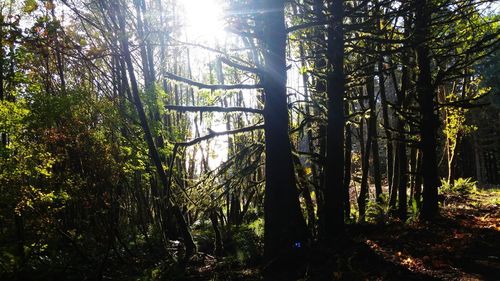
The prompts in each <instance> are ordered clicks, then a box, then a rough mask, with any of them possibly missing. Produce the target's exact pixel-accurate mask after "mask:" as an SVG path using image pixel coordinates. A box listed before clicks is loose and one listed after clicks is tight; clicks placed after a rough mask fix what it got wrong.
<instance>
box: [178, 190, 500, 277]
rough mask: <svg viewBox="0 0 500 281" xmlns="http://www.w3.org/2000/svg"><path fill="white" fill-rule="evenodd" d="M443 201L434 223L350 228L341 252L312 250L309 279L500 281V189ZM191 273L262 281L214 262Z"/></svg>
mask: <svg viewBox="0 0 500 281" xmlns="http://www.w3.org/2000/svg"><path fill="white" fill-rule="evenodd" d="M443 199H444V200H443V202H442V205H443V206H442V207H443V208H442V210H441V215H440V217H439V218H437V219H436V220H434V221H433V222H428V223H420V222H415V223H406V224H403V223H401V222H397V221H390V220H389V219H388V220H387V221H384V223H381V224H355V225H350V226H349V227H348V229H347V231H346V236H345V237H346V238H344V242H342V243H339V244H340V246H339V248H337V249H334V250H331V251H325V250H323V249H321V250H317V249H316V250H314V249H313V250H312V252H311V253H310V258H309V263H308V264H309V265H308V266H307V268H306V270H307V275H308V277H307V278H305V279H304V280H500V189H484V190H479V191H477V192H475V193H474V194H472V195H471V196H469V197H464V196H458V195H446V196H443ZM347 237H348V238H347ZM339 241H340V240H339ZM188 269H189V271H190V273H191V274H189V275H190V277H189V278H187V279H186V280H249V281H250V280H261V277H260V273H259V272H260V271H259V269H258V268H241V267H228V266H227V263H226V262H224V260H222V261H216V260H215V259H213V258H211V257H207V258H203V259H202V261H201V262H200V261H198V263H197V264H196V265H191V266H189V267H188Z"/></svg>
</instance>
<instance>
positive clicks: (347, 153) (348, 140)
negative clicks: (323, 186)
mask: <svg viewBox="0 0 500 281" xmlns="http://www.w3.org/2000/svg"><path fill="white" fill-rule="evenodd" d="M345 115H346V116H347V115H349V103H346V104H345ZM344 149H345V150H344V216H345V218H346V219H349V218H350V217H351V198H350V197H351V193H350V186H351V166H352V165H351V164H352V132H351V125H350V124H346V126H345V148H344Z"/></svg>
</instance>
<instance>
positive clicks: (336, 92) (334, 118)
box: [322, 0, 345, 241]
mask: <svg viewBox="0 0 500 281" xmlns="http://www.w3.org/2000/svg"><path fill="white" fill-rule="evenodd" d="M343 5H344V2H343V1H342V0H332V1H328V9H329V13H330V15H331V16H332V19H331V21H330V25H329V27H328V41H327V57H328V68H327V69H328V73H327V79H328V80H327V96H328V113H327V114H328V115H327V118H328V125H327V128H326V139H327V144H326V166H325V182H324V184H325V189H324V190H325V210H324V212H325V213H324V221H323V224H324V233H323V235H322V238H323V239H325V240H326V241H331V239H333V238H334V236H335V234H338V233H339V231H341V230H342V229H343V228H344V212H343V201H344V200H343V196H344V192H343V190H342V189H343V187H344V182H343V180H344V179H343V177H344V124H345V119H344V118H345V117H344V92H345V81H344V80H345V77H344V31H343V18H344V6H343Z"/></svg>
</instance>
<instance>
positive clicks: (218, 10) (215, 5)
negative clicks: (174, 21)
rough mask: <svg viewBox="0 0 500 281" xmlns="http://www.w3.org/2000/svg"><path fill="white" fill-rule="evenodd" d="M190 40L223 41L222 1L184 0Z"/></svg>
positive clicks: (182, 2)
mask: <svg viewBox="0 0 500 281" xmlns="http://www.w3.org/2000/svg"><path fill="white" fill-rule="evenodd" d="M180 3H181V4H182V5H183V6H184V9H185V12H186V25H187V26H186V32H187V33H188V36H189V39H191V40H193V39H194V40H197V41H198V40H199V39H201V40H202V41H212V40H223V39H224V37H225V34H226V32H225V31H224V5H223V3H222V1H221V0H183V1H181V2H180Z"/></svg>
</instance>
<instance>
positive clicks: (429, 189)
mask: <svg viewBox="0 0 500 281" xmlns="http://www.w3.org/2000/svg"><path fill="white" fill-rule="evenodd" d="M415 4H416V13H415V28H416V30H415V39H416V43H417V47H416V53H417V66H418V69H419V75H418V80H417V85H416V87H417V95H418V101H419V105H420V106H419V107H420V108H419V109H420V115H421V116H420V118H421V120H420V139H421V140H420V145H421V149H422V176H423V180H424V189H423V202H422V210H421V212H420V214H421V218H422V219H425V220H427V219H432V218H433V217H435V216H436V215H437V214H438V212H439V209H438V186H439V175H438V167H437V159H436V146H437V128H438V122H439V121H438V117H437V116H436V113H435V111H434V96H435V91H434V88H433V85H432V77H431V61H430V57H429V47H428V45H427V40H428V37H429V36H430V30H429V25H430V23H431V15H430V7H429V6H430V3H429V2H428V1H427V0H416V2H415Z"/></svg>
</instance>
